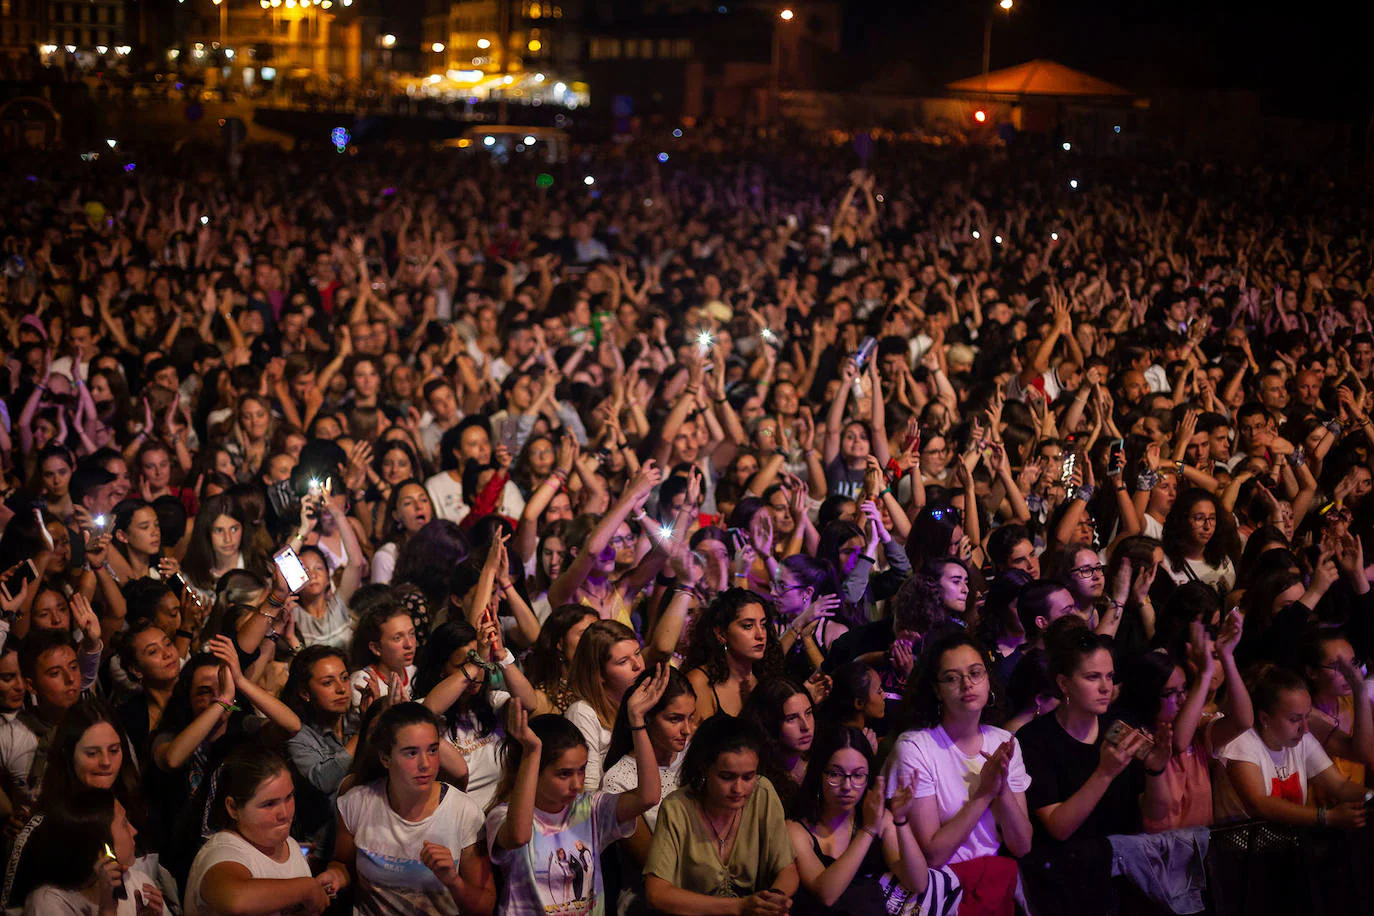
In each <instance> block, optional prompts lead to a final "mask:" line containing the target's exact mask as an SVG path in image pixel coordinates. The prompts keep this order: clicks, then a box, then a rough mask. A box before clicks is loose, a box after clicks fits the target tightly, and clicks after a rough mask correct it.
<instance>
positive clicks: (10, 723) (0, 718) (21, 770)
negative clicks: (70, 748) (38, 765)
mask: <svg viewBox="0 0 1374 916" xmlns="http://www.w3.org/2000/svg"><path fill="white" fill-rule="evenodd" d="M37 752H38V736H37V735H35V734H34V733H33V730H32V729H31V728H29V727H28V726H27V725H25V724H24V723H23V722H20V721H19V711H18V710H15V711H14V712H6V713H0V765H3V766H4V768H5V771H6V772H8V773H9V774H10V780H11V782H13V784H14V786H15V788H17V789H18V790H19V793H20V796H21V798H20V799H16V801H24V802H27V801H28V797H29V793H30V792H32V791H34V790H35V789H36V788H37V787H36V786H30V785H29V775H30V774H31V773H32V772H33V758H34V755H35V754H36V753H37Z"/></svg>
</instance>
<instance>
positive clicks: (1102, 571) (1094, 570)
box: [1072, 563, 1107, 579]
mask: <svg viewBox="0 0 1374 916" xmlns="http://www.w3.org/2000/svg"><path fill="white" fill-rule="evenodd" d="M1072 572H1073V574H1074V575H1075V576H1077V577H1078V578H1080V579H1095V578H1097V577H1098V576H1104V575H1106V574H1107V567H1105V566H1103V565H1102V564H1101V563H1099V564H1097V565H1096V566H1075V567H1074V568H1073V570H1072Z"/></svg>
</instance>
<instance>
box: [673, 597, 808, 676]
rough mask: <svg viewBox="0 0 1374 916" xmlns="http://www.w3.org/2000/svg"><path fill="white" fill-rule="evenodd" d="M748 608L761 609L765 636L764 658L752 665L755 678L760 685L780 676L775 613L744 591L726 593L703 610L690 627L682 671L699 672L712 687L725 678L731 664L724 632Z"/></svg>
mask: <svg viewBox="0 0 1374 916" xmlns="http://www.w3.org/2000/svg"><path fill="white" fill-rule="evenodd" d="M751 604H757V605H759V606H760V607H762V608H763V614H764V619H765V620H764V630H765V631H766V632H767V634H768V643H767V645H766V646H765V648H764V650H763V658H762V659H760V660H759V661H758V662H756V663H755V664H754V675H755V676H756V677H757V678H758V679H759V680H760V681H762V680H764V679H765V678H767V677H770V676H772V675H777V674H780V673H781V672H782V666H783V654H782V644H781V643H780V642H779V641H778V628H777V624H776V619H777V613H776V611H775V610H774V609H773V602H771V601H769V600H768V599H767V598H764V597H763V596H762V595H759V594H756V593H755V592H751V591H749V590H748V589H744V588H730V589H726V590H725V591H723V592H721V593H720V594H719V595H717V596H716V598H715V600H714V601H712V602H711V603H710V604H708V605H706V607H705V608H703V609H702V611H701V613H700V614H699V615H698V616H697V619H696V622H695V623H694V624H693V625H692V640H691V644H690V645H689V646H688V648H687V657H686V659H685V660H684V661H683V664H682V667H683V670H684V671H691V670H692V669H693V668H700V669H701V670H702V671H704V672H705V673H706V680H707V682H708V683H711V684H719V683H721V682H722V681H724V680H725V679H726V678H728V677H729V676H730V663H729V661H728V660H727V659H726V651H727V650H726V648H725V630H726V629H727V628H728V627H729V626H730V624H732V623H734V622H735V620H736V619H737V618H738V617H739V615H740V614H741V613H742V612H743V611H744V609H745V608H746V607H749V606H750V605H751Z"/></svg>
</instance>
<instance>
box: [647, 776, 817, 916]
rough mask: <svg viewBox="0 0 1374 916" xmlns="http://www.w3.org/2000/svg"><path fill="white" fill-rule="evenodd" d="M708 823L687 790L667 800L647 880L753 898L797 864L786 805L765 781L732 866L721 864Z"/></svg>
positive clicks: (742, 827)
mask: <svg viewBox="0 0 1374 916" xmlns="http://www.w3.org/2000/svg"><path fill="white" fill-rule="evenodd" d="M702 817H703V816H702V811H701V805H700V804H698V803H697V801H696V799H695V798H694V797H693V796H692V795H689V794H688V791H687V790H686V789H678V790H677V791H676V792H674V793H673V794H672V795H669V796H668V797H667V798H665V799H664V800H663V804H662V805H661V806H660V807H659V809H658V825H657V826H656V827H655V828H654V842H653V845H652V846H651V847H650V848H649V858H648V860H647V861H645V863H644V874H645V875H656V876H657V877H659V878H662V879H663V880H664V881H667V882H668V883H669V884H672V885H675V886H677V887H680V888H682V889H683V890H688V891H692V892H694V893H697V894H706V895H708V896H711V897H748V896H749V895H750V894H754V893H757V892H758V891H761V890H766V889H767V888H769V887H772V885H773V882H774V881H775V880H777V877H778V873H779V872H781V871H782V870H783V869H785V868H786V867H787V866H789V865H791V864H792V862H793V860H795V859H796V853H795V852H794V851H793V849H792V840H791V838H790V835H789V834H788V832H787V819H786V817H785V816H784V815H783V810H782V801H781V800H779V798H778V793H777V792H776V791H774V789H773V785H772V783H770V782H769V781H768V780H767V779H765V778H764V777H762V776H760V777H759V780H758V785H757V786H756V787H755V788H754V794H753V795H751V796H749V801H747V802H745V804H744V810H743V812H742V813H741V815H740V824H739V831H738V833H737V834H736V836H735V845H734V847H732V848H731V850H730V859H729V861H728V862H721V860H720V853H719V852H718V851H717V850H718V847H717V845H716V838H715V836H713V835H712V833H711V829H710V828H709V827H707V826H706V823H705V821H704V820H703V819H702Z"/></svg>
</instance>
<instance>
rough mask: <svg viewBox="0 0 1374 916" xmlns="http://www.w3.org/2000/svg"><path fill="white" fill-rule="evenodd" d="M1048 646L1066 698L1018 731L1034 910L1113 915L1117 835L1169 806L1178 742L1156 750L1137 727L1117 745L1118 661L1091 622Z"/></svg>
mask: <svg viewBox="0 0 1374 916" xmlns="http://www.w3.org/2000/svg"><path fill="white" fill-rule="evenodd" d="M1045 646H1046V649H1047V650H1048V652H1049V658H1050V670H1051V672H1052V673H1053V675H1054V678H1055V681H1056V683H1057V685H1058V687H1059V691H1060V694H1061V695H1062V696H1063V700H1062V701H1061V702H1060V704H1059V706H1058V707H1057V708H1056V709H1055V711H1054V712H1053V713H1052V714H1050V715H1046V716H1042V717H1041V718H1039V719H1035V720H1034V721H1032V722H1030V723H1029V724H1027V725H1026V726H1025V727H1023V728H1022V729H1021V730H1020V731H1019V732H1017V733H1016V740H1017V742H1018V743H1019V744H1020V746H1021V753H1022V755H1023V757H1024V760H1025V764H1026V775H1028V776H1029V777H1030V781H1031V782H1030V786H1029V787H1027V789H1026V804H1027V807H1028V809H1029V813H1030V816H1031V824H1032V826H1033V828H1034V841H1033V843H1032V846H1031V849H1030V852H1029V853H1028V854H1027V855H1026V856H1025V858H1024V859H1023V867H1022V869H1021V874H1022V877H1023V880H1024V881H1025V884H1026V890H1027V892H1028V894H1029V896H1030V900H1031V903H1032V905H1033V906H1037V907H1039V908H1043V910H1044V911H1045V912H1051V913H1067V912H1075V913H1105V912H1107V909H1108V906H1109V903H1110V901H1111V899H1113V898H1112V893H1111V889H1110V885H1109V882H1110V879H1111V875H1112V864H1111V857H1112V847H1111V845H1110V844H1109V842H1108V840H1107V838H1108V837H1109V836H1112V835H1114V834H1138V833H1140V832H1141V804H1146V805H1149V806H1150V807H1151V808H1152V809H1157V808H1163V807H1166V806H1167V801H1166V800H1165V799H1164V798H1163V796H1164V794H1165V793H1166V792H1167V791H1168V783H1167V782H1166V781H1165V780H1163V779H1162V778H1161V777H1162V776H1163V775H1164V772H1165V766H1166V765H1167V763H1168V760H1169V757H1170V756H1171V754H1172V750H1173V745H1172V737H1171V736H1168V735H1156V736H1155V743H1154V746H1153V747H1150V746H1149V744H1150V736H1149V735H1146V734H1145V733H1143V732H1139V731H1137V730H1135V729H1129V730H1128V731H1125V732H1123V733H1122V735H1121V737H1120V740H1119V742H1118V743H1113V742H1112V741H1111V740H1108V734H1109V732H1110V731H1111V726H1112V724H1113V723H1112V720H1111V719H1109V718H1107V710H1108V707H1109V706H1110V704H1111V702H1112V696H1113V693H1114V690H1113V687H1114V684H1115V670H1116V669H1115V664H1114V662H1113V660H1112V653H1111V649H1110V642H1109V641H1108V639H1107V638H1106V637H1104V636H1099V635H1098V634H1096V633H1093V632H1092V631H1091V630H1089V629H1088V628H1087V627H1086V626H1085V625H1084V624H1083V622H1082V620H1081V618H1079V617H1077V616H1076V615H1070V616H1068V617H1064V618H1062V619H1061V620H1059V621H1056V622H1055V624H1053V625H1052V626H1051V627H1050V629H1049V632H1048V633H1046V635H1045ZM1142 757H1143V760H1142ZM1142 795H1144V796H1146V797H1145V799H1144V801H1143V802H1142V800H1141V796H1142Z"/></svg>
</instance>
